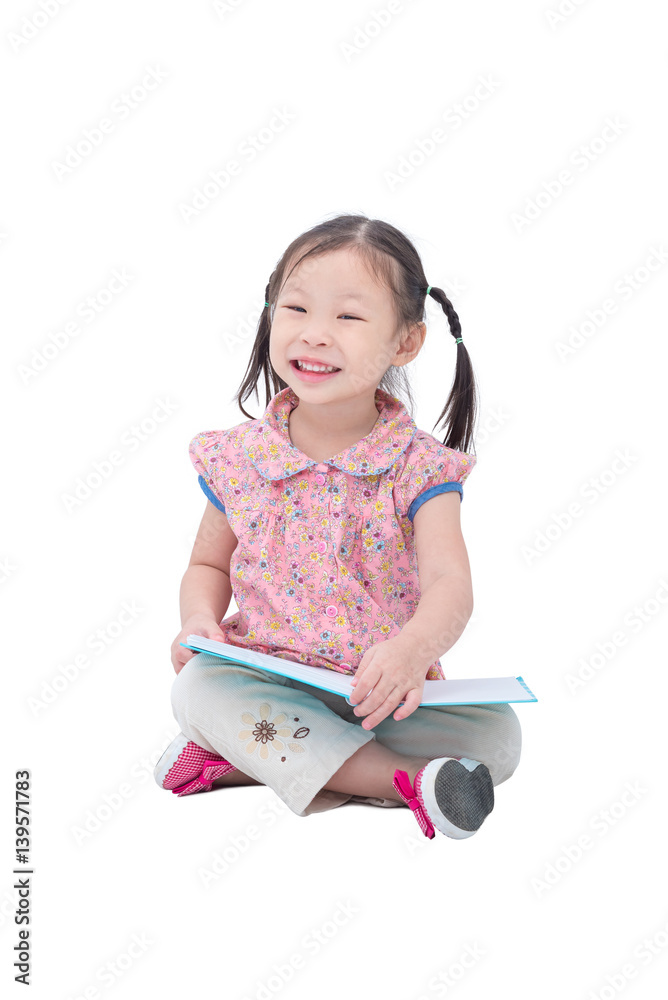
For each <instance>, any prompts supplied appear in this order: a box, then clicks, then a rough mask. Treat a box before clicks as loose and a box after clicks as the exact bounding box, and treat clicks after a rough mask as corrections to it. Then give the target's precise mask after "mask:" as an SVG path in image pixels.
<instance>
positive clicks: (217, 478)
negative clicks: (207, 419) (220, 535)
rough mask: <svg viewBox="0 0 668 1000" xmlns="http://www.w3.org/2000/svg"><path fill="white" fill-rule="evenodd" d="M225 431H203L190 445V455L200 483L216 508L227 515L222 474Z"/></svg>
mask: <svg viewBox="0 0 668 1000" xmlns="http://www.w3.org/2000/svg"><path fill="white" fill-rule="evenodd" d="M225 434H226V432H225V431H201V433H199V434H196V435H195V437H194V438H193V439H192V441H191V442H190V444H189V445H188V453H189V455H190V461H191V462H192V464H193V466H194V468H195V472H196V473H197V476H198V480H197V481H198V482H199V484H200V486H201V487H202V490H203V491H204V494H205V496H206V497H207V498H208V499H209V500H210V501H211V503H212V504H213V505H214V507H217V508H218V510H222V512H223V514H224V513H225V505H224V503H223V499H222V497H223V492H222V479H221V476H222V472H223V465H224V455H225Z"/></svg>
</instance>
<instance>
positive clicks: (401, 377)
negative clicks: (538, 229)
mask: <svg viewBox="0 0 668 1000" xmlns="http://www.w3.org/2000/svg"><path fill="white" fill-rule="evenodd" d="M342 247H350V248H351V249H353V250H354V251H355V252H357V253H359V254H360V257H361V259H362V260H363V261H364V262H365V263H367V264H368V266H369V268H370V271H371V273H373V274H375V275H376V276H377V277H378V278H379V279H380V280H382V281H383V282H384V283H385V284H386V285H387V287H388V288H389V289H390V290H391V293H392V295H393V296H394V301H395V307H396V311H397V315H398V317H399V322H398V329H402V328H407V327H409V326H411V325H413V324H415V323H420V322H422V321H423V318H424V315H425V308H424V306H425V300H426V292H427V287H428V282H427V279H426V277H425V273H424V270H423V268H422V263H421V261H420V258H419V256H418V252H417V250H416V249H415V247H414V246H413V244H412V243H411V241H410V240H409V239H408V238H407V237H406V236H404V234H403V233H401V232H400V231H399V230H398V229H396V228H395V227H394V226H391V225H390V224H389V223H388V222H383V221H381V220H380V219H368V218H367V217H366V216H364V215H338V216H336V218H334V219H330V220H329V221H326V222H321V223H320V224H319V225H317V226H314V227H313V228H312V229H309V230H308V231H307V232H305V233H302V234H301V236H298V237H297V238H296V239H295V240H293V241H292V243H291V244H290V246H289V247H288V248H287V250H286V251H285V253H284V254H283V256H282V257H281V259H280V260H279V261H278V264H277V265H276V267H275V269H274V271H273V272H272V274H271V277H270V278H269V283H268V284H267V287H266V290H265V300H266V301H267V302H268V303H269V304H270V307H271V306H272V305H273V304H274V303H275V301H276V299H277V298H278V295H279V293H280V290H281V288H282V287H283V284H284V282H285V281H286V280H287V278H288V277H289V276H290V274H291V273H292V271H293V270H294V268H295V267H297V265H298V264H300V263H301V262H302V261H303V260H304V259H305V258H307V257H321V256H324V255H325V254H327V253H331V252H333V251H335V250H339V249H341V248H342ZM293 260H294V263H293V264H292V267H291V268H290V271H289V272H288V273H287V274H286V271H287V268H288V265H289V264H290V263H291V262H292V261H293ZM431 296H432V298H434V299H435V300H436V301H437V302H439V303H440V305H441V307H442V309H443V312H444V313H445V315H446V317H447V320H448V324H449V326H450V333H451V334H452V336H453V337H460V336H461V326H460V323H459V317H458V316H457V313H456V312H455V310H454V307H453V305H452V303H451V302H450V300H449V299H448V297H447V295H446V294H445V292H444V291H443V289H442V288H437V287H432V288H431ZM270 330H271V320H270V314H269V309H268V308H264V309H263V311H262V315H261V317H260V321H259V323H258V329H257V334H256V337H255V343H254V344H253V353H252V355H251V358H250V360H249V362H248V367H247V369H246V374H245V376H244V380H243V382H242V383H241V386H240V387H239V391H238V392H237V393H236V395H235V396H234V399H236V401H237V403H238V405H239V408H240V410H241V412H242V413H243V414H244V415H245V416H247V417H250V418H251V419H253V418H252V415H251V414H250V413H247V412H246V410H245V409H244V408H243V405H242V403H243V401H244V400H245V399H248V397H249V396H250V395H251V393H252V392H253V391H255V394H256V396H257V395H258V389H257V386H258V382H259V381H260V376H261V375H263V376H264V386H265V392H266V403H265V406H268V405H269V402H270V401H271V399H272V398H273V396H275V395H276V393H277V392H280V391H281V389H285V388H286V386H287V383H286V382H284V381H283V379H281V378H280V376H279V375H277V373H276V372H275V370H274V367H273V365H272V364H271V361H270V359H269V334H270ZM455 346H456V351H457V358H456V367H455V377H454V380H453V383H452V387H451V389H450V395H449V396H448V399H447V402H446V404H445V406H444V408H443V411H442V413H441V415H440V416H439V418H438V420H437V421H436V423H435V424H434V427H436V426H437V425H438V424H440V423H441V422H443V423H444V424H445V425H447V431H446V436H445V438H444V441H443V443H444V444H445V445H446V446H447V447H448V448H454V449H455V450H457V451H465V452H468V451H469V447H470V446H472V444H473V426H474V422H475V418H476V408H477V390H476V384H475V376H474V374H473V367H472V365H471V359H470V357H469V353H468V351H467V350H466V347H465V345H464V343H463V342H462V343H459V344H456V345H455ZM379 388H381V389H383V390H385V392H388V393H389V394H390V395H392V396H395V398H398V396H399V392H400V391H401V389H404V390H405V391H406V394H407V396H408V409H409V411H412V410H413V408H414V403H413V397H412V394H411V389H410V385H409V383H408V380H407V378H406V373H405V372H404V370H403V366H399V367H394V366H393V365H390V367H389V368H388V370H387V371H386V372H385V374H384V375H383V377H382V378H381V380H380V383H379ZM258 399H259V397H258Z"/></svg>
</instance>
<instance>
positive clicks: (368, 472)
mask: <svg viewBox="0 0 668 1000" xmlns="http://www.w3.org/2000/svg"><path fill="white" fill-rule="evenodd" d="M298 403H299V397H298V396H297V394H296V393H295V392H294V390H293V389H292V388H291V387H290V386H286V387H285V389H281V391H280V392H278V393H276V395H275V396H274V397H273V399H272V400H271V401H270V402H269V405H268V406H267V408H266V410H265V411H264V415H263V416H262V417H261V418H260V419H259V420H254V421H252V422H251V423H250V424H249V425H248V430H247V431H246V433H245V435H244V448H245V450H246V454H247V455H248V457H249V458H250V460H251V462H252V463H253V465H254V466H255V468H256V469H257V470H258V472H260V473H262V475H263V476H265V477H266V478H267V479H285V478H286V477H288V476H293V475H294V474H295V473H296V472H302V471H303V470H304V469H307V468H308V467H309V466H311V465H320V464H321V463H319V462H314V461H313V459H312V458H309V457H308V455H305V454H304V453H303V452H302V451H300V450H299V448H295V446H294V445H293V443H292V441H291V440H290V432H289V429H288V421H289V417H290V411H291V410H293V409H294V408H295V407H296V406H297V404H298ZM375 404H376V409H377V410H378V411H379V413H378V419H377V421H376V423H375V424H374V426H373V427H372V429H371V430H370V431H369V433H368V434H367V436H366V437H364V438H362V440H361V441H358V442H357V444H354V445H352V447H350V448H346V449H345V450H344V451H342V452H339V454H338V455H334V457H333V458H330V459H328V460H327V463H326V464H327V465H334V466H336V468H337V469H341V471H342V472H348V473H350V474H351V475H353V476H373V475H376V474H377V473H380V472H384V471H385V470H386V469H389V468H390V467H391V466H392V465H394V463H395V462H396V460H397V459H398V458H399V456H400V455H401V454H402V453H403V452H404V451H405V450H406V448H407V447H408V445H409V444H410V442H411V441H412V439H413V435H414V434H415V432H416V430H417V427H416V425H415V422H414V421H413V418H412V417H411V415H410V414H409V413H408V410H407V409H406V407H405V406H404V404H403V403H402V402H401V401H400V400H398V399H396V397H394V396H391V395H390V394H389V393H387V392H385V391H384V390H383V389H378V388H377V389H376V394H375Z"/></svg>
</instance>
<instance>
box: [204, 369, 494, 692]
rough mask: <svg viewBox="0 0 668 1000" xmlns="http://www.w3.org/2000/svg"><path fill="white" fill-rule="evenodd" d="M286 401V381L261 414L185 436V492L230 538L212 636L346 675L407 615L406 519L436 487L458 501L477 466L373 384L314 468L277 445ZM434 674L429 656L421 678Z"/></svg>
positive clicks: (437, 672)
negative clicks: (348, 436) (213, 510)
mask: <svg viewBox="0 0 668 1000" xmlns="http://www.w3.org/2000/svg"><path fill="white" fill-rule="evenodd" d="M298 403H299V398H298V396H297V395H296V393H295V392H294V391H293V390H292V388H291V387H290V386H287V387H286V388H285V389H283V390H281V391H280V392H278V393H277V394H276V395H275V396H274V397H273V399H271V400H270V402H269V404H268V406H267V408H266V410H265V412H264V414H263V416H262V417H261V418H259V419H256V420H247V421H245V422H244V423H241V424H237V425H236V426H234V427H231V428H229V429H228V430H210V431H202V432H201V433H199V434H196V435H195V437H194V438H193V439H192V440H191V442H190V445H189V454H190V459H191V461H192V463H193V466H194V468H195V471H196V472H197V473H198V481H199V484H200V486H201V487H202V490H203V491H204V493H205V495H206V496H207V497H208V499H209V500H210V501H211V503H213V504H214V506H215V507H217V508H218V510H221V511H223V512H224V513H225V515H226V516H227V519H228V521H229V524H230V527H231V528H232V531H233V532H234V534H235V535H236V537H237V539H238V544H237V546H236V548H235V550H234V552H233V555H232V558H231V561H230V580H231V583H232V592H233V595H234V599H235V601H236V604H237V607H238V609H239V610H238V611H236V612H235V613H234V614H232V615H229V616H228V617H227V618H225V619H223V621H222V622H220V628H221V631H222V632H223V634H224V636H225V641H226V642H228V643H230V644H231V645H234V646H239V647H242V648H246V649H251V650H255V651H257V652H260V653H269V654H270V655H272V656H278V657H284V658H286V659H289V660H295V661H296V662H298V663H304V664H307V665H309V666H316V667H327V668H329V669H331V670H336V671H338V672H339V673H344V674H354V673H355V671H356V670H357V667H358V666H359V663H360V660H361V659H362V656H363V655H364V653H365V651H366V650H367V649H369V648H370V647H371V646H373V645H374V643H377V642H383V641H385V640H387V639H390V638H393V637H394V636H396V635H398V634H399V632H400V631H401V629H402V628H403V626H404V625H405V624H406V623H407V622H408V621H410V619H411V618H412V617H413V615H414V614H415V611H416V609H417V606H418V603H419V600H420V596H421V591H420V585H419V578H418V566H417V558H416V554H415V544H414V533H413V518H414V516H415V512H416V511H417V510H418V508H419V507H420V506H421V505H422V504H423V503H426V502H427V501H428V500H430V499H431V498H432V497H433V496H436V495H438V494H439V493H444V492H447V491H450V490H456V491H457V492H458V493H459V495H460V500H461V499H462V497H463V489H462V485H463V483H464V482H465V480H466V478H467V477H468V475H469V473H470V472H471V470H472V469H473V467H474V466H475V464H476V461H477V459H476V457H475V456H474V455H469V454H467V453H465V452H461V451H455V450H454V449H452V448H448V447H446V446H445V445H444V444H443V443H442V442H440V441H438V439H437V438H435V437H433V436H432V435H431V434H428V433H427V432H426V431H422V430H419V429H418V428H417V427H416V425H415V423H414V421H413V419H412V417H411V416H410V414H409V413H408V411H407V409H406V407H405V406H404V404H403V403H402V402H401V401H400V400H399V399H396V398H395V397H394V396H391V395H390V394H389V393H387V392H385V391H384V390H382V389H379V388H378V389H376V393H375V404H376V409H377V410H378V419H377V421H376V423H375V425H374V427H373V428H372V430H371V431H370V433H369V434H367V436H366V437H364V438H362V439H361V440H360V441H358V442H357V443H356V444H354V445H352V446H351V447H350V448H347V449H345V450H344V451H342V452H340V453H339V454H338V455H334V456H333V457H332V458H330V459H329V460H328V461H327V462H314V461H313V459H311V458H309V457H308V456H307V455H305V454H304V453H303V452H301V451H300V450H299V449H298V448H295V447H294V445H293V444H292V442H291V440H290V434H289V416H290V412H291V410H293V409H294V408H295V407H296V406H297V405H298ZM443 676H444V674H443V670H442V668H441V665H440V663H439V662H438V660H436V661H434V663H432V664H431V665H430V666H429V670H428V671H427V674H426V679H427V680H439V679H442V678H443Z"/></svg>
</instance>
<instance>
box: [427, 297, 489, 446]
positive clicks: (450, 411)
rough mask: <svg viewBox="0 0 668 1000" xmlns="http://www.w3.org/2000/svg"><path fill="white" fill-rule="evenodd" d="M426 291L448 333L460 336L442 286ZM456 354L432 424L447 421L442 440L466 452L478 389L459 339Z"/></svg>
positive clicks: (471, 440)
mask: <svg viewBox="0 0 668 1000" xmlns="http://www.w3.org/2000/svg"><path fill="white" fill-rule="evenodd" d="M430 294H431V297H432V298H433V299H436V301H437V302H439V303H440V305H441V307H442V309H443V312H444V313H445V315H446V317H447V320H448V325H449V327H450V333H451V334H452V336H453V337H454V338H460V337H461V335H462V327H461V324H460V322H459V316H458V315H457V313H456V312H455V309H454V306H453V304H452V302H451V301H450V299H449V298H448V297H447V295H446V294H445V292H444V291H443V289H442V288H435V287H432V288H431V289H430ZM455 349H456V351H457V357H456V361H455V377H454V380H453V383H452V388H451V389H450V395H449V396H448V400H447V402H446V404H445V407H444V408H443V412H442V413H441V415H440V416H439V418H438V420H437V421H436V423H435V424H434V428H435V427H436V426H437V425H438V424H447V432H446V436H445V438H444V441H443V443H444V444H445V446H446V447H447V448H454V449H455V451H464V452H469V449H470V448H472V447H473V429H474V425H475V420H476V415H477V406H478V392H477V388H476V380H475V375H474V373H473V365H472V364H471V357H470V355H469V352H468V351H467V350H466V346H465V344H464V341H463V340H460V341H459V343H456V344H455Z"/></svg>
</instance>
